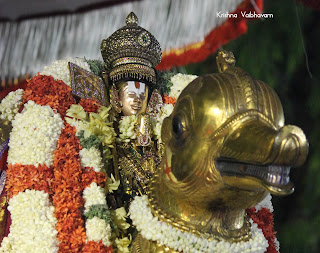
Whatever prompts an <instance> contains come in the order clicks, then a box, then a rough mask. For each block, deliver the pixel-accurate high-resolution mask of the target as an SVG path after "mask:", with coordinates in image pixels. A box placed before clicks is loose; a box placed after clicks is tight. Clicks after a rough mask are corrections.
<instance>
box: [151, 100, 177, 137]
mask: <svg viewBox="0 0 320 253" xmlns="http://www.w3.org/2000/svg"><path fill="white" fill-rule="evenodd" d="M172 111H173V105H172V104H164V105H163V106H162V108H161V111H160V115H159V117H157V118H155V119H154V120H153V128H154V135H155V137H156V139H157V140H160V141H161V127H162V123H163V120H164V119H165V118H166V117H169V116H170V114H171V113H172Z"/></svg>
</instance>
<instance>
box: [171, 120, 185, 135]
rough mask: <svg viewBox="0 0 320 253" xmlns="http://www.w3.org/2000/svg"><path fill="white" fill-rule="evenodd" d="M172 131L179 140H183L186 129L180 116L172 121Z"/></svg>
mask: <svg viewBox="0 0 320 253" xmlns="http://www.w3.org/2000/svg"><path fill="white" fill-rule="evenodd" d="M172 131H173V133H174V135H175V137H176V138H177V139H181V137H182V135H183V131H184V127H183V124H182V121H181V119H180V118H179V117H178V116H174V117H173V119H172Z"/></svg>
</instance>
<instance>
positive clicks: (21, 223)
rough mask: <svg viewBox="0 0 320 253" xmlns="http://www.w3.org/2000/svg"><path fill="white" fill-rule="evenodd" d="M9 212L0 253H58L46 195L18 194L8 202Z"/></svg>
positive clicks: (52, 217)
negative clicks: (7, 232) (6, 233)
mask: <svg viewBox="0 0 320 253" xmlns="http://www.w3.org/2000/svg"><path fill="white" fill-rule="evenodd" d="M8 210H9V211H10V213H11V219H12V224H11V226H10V234H9V235H8V237H5V238H4V239H3V241H2V245H1V248H0V252H3V253H10V252H12V253H14V252H21V253H30V252H34V253H36V252H38V253H42V252H50V253H51V252H52V253H54V252H58V250H59V248H58V244H59V242H58V239H57V234H58V232H57V230H56V229H55V226H56V223H57V219H56V218H55V217H54V207H53V206H52V204H51V203H50V201H49V195H48V194H47V193H45V192H44V191H35V190H26V191H25V192H19V193H18V194H17V195H16V196H14V197H12V198H11V199H10V200H9V207H8Z"/></svg>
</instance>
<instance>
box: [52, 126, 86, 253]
mask: <svg viewBox="0 0 320 253" xmlns="http://www.w3.org/2000/svg"><path fill="white" fill-rule="evenodd" d="M75 134H76V130H75V128H74V127H71V126H70V125H69V124H67V125H66V127H65V128H64V129H63V130H62V132H61V135H60V138H59V140H58V147H57V150H56V151H55V154H54V164H53V166H54V177H55V182H54V189H55V194H54V196H53V203H54V206H55V216H56V217H57V219H58V223H57V227H56V228H57V231H58V239H59V241H60V244H59V252H81V249H82V247H83V245H84V243H85V240H86V234H85V229H84V222H83V219H82V217H81V216H82V214H81V211H80V208H81V207H83V204H84V202H83V198H82V196H81V193H82V190H83V188H82V185H81V176H82V168H81V165H80V157H79V150H80V141H79V139H78V138H77V137H76V135H75Z"/></svg>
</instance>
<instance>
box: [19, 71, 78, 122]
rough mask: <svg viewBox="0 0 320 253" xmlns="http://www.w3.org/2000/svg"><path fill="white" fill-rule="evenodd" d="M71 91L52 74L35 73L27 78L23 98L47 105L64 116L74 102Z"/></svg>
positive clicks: (25, 100)
mask: <svg viewBox="0 0 320 253" xmlns="http://www.w3.org/2000/svg"><path fill="white" fill-rule="evenodd" d="M71 91H72V89H71V88H70V87H69V86H68V85H66V84H65V83H64V82H63V81H61V80H57V81H55V80H54V78H53V77H52V76H45V75H36V76H34V77H33V78H32V79H31V80H28V84H27V88H26V89H25V94H24V98H23V100H24V102H27V101H29V100H33V101H34V102H35V103H37V104H39V105H49V106H50V107H51V108H52V109H56V110H57V112H58V113H60V115H61V118H64V117H65V114H66V111H67V110H68V109H69V107H70V106H71V104H75V103H76V101H75V99H74V98H73V96H72V94H71Z"/></svg>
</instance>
